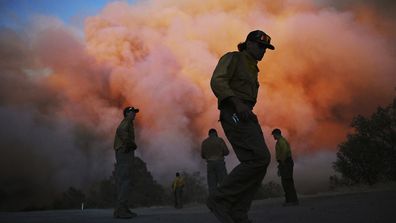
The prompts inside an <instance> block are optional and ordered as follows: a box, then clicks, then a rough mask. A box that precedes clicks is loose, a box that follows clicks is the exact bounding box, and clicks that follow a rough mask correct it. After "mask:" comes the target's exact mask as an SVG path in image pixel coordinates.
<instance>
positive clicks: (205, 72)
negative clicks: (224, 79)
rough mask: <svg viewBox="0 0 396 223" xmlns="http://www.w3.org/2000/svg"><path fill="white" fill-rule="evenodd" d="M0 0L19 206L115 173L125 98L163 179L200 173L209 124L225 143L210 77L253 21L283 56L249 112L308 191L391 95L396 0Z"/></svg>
mask: <svg viewBox="0 0 396 223" xmlns="http://www.w3.org/2000/svg"><path fill="white" fill-rule="evenodd" d="M0 2H1V3H0V6H1V9H0V10H1V13H0V14H1V17H0V24H1V25H0V120H1V123H7V124H6V125H1V126H0V157H1V158H0V174H1V176H2V179H1V182H0V192H1V193H0V194H3V195H4V196H5V197H6V198H10V199H11V198H13V199H14V198H16V197H17V195H18V194H29V195H30V196H27V197H26V196H23V197H17V198H16V200H18V199H25V200H26V201H25V203H29V202H34V201H35V200H37V199H36V198H37V197H40V198H42V197H47V198H48V199H50V198H51V194H55V193H57V192H59V191H62V190H64V189H65V188H67V187H69V186H74V187H76V188H82V189H84V188H87V187H88V186H89V185H90V184H91V183H93V182H95V181H97V180H100V179H103V178H105V177H108V176H109V175H110V174H111V172H112V170H113V165H114V152H113V150H112V143H113V140H114V138H113V137H114V132H115V129H116V127H117V125H118V124H119V122H120V121H121V119H122V109H123V108H124V107H125V106H127V105H133V106H135V107H138V108H139V109H140V111H141V112H140V113H139V114H138V117H137V119H136V141H137V145H138V150H137V151H136V153H137V156H139V157H141V158H142V159H143V160H144V161H145V162H146V163H147V166H148V168H149V170H150V171H151V172H152V174H153V175H154V177H155V179H157V180H158V181H159V182H160V183H162V184H164V185H167V184H168V183H169V182H170V179H171V178H172V177H173V176H174V172H176V171H187V172H193V171H201V173H205V172H206V170H205V163H204V161H202V160H201V159H200V156H199V148H200V143H201V142H202V140H203V139H204V138H205V137H206V136H207V131H208V129H210V128H216V129H217V130H218V131H219V134H220V136H221V137H224V138H225V136H224V133H223V131H222V129H221V126H220V124H219V122H218V110H217V104H216V98H215V97H214V95H213V93H212V91H211V89H210V87H209V81H210V77H211V75H212V72H213V70H214V68H215V66H216V64H217V62H218V60H219V58H220V57H221V56H222V55H223V54H224V53H226V52H229V51H235V50H236V45H237V44H238V43H239V42H241V41H243V40H244V39H245V38H246V35H247V33H249V32H250V31H252V30H255V29H262V30H264V31H265V32H266V33H267V34H269V35H270V36H271V37H272V43H273V44H274V45H275V48H276V50H274V51H267V53H266V55H265V57H264V59H263V61H261V62H260V63H259V69H260V74H259V83H260V91H259V96H258V103H257V105H256V106H255V109H254V112H255V113H256V114H257V116H258V118H259V120H260V123H261V127H262V129H263V132H264V137H265V140H266V143H267V145H268V146H269V148H270V151H271V153H272V157H274V154H273V153H274V151H273V148H274V144H275V141H274V140H273V138H272V137H271V135H270V132H271V130H272V129H273V128H280V129H282V131H283V133H284V135H285V136H286V138H287V139H288V140H289V142H290V143H291V145H292V149H293V157H294V160H295V180H296V187H297V190H298V191H300V192H302V193H308V192H311V193H312V192H317V191H321V190H326V189H327V186H328V178H329V176H330V175H331V174H334V171H333V170H332V162H334V161H335V158H336V155H335V154H336V152H337V145H338V144H340V143H342V142H343V141H344V140H345V139H346V136H347V134H348V133H351V132H352V131H353V130H352V129H351V128H350V123H351V121H352V119H353V117H354V116H356V115H359V114H361V115H365V116H368V115H370V114H371V113H372V112H374V111H375V110H376V109H377V107H378V106H386V105H387V104H389V103H390V102H391V100H392V99H393V97H394V96H395V84H394V83H396V75H394V74H395V71H396V64H395V63H394V61H395V59H396V46H395V44H394V43H395V40H396V38H395V37H396V31H395V30H396V29H395V28H396V27H395V23H394V21H395V15H393V14H392V13H389V12H390V11H392V10H390V9H395V8H396V7H395V3H393V1H386V0H381V1H369V0H366V1H354V0H350V1H341V0H339V1H338V0H333V1H330V0H328V1H327V0H321V1H314V0H293V1H292V0H280V1H276V2H274V1H269V0H246V2H245V3H246V4H240V1H237V0H201V1H193V0H182V1H181V0H162V1H156V0H150V1H129V2H128V1H67V2H66V1H64V2H62V1H0ZM32 2H34V5H33V4H32ZM82 2H84V3H82ZM28 3H30V4H31V5H29V4H28ZM226 162H227V167H228V169H229V170H231V168H232V167H234V166H235V165H237V163H238V161H237V159H236V157H235V154H234V153H232V154H231V155H230V156H229V157H227V158H226ZM270 180H273V181H275V182H279V178H278V177H277V176H276V161H275V160H274V159H273V160H272V163H271V165H270V167H269V169H268V174H267V176H266V178H265V180H264V182H268V181H270ZM10 188H12V189H10ZM43 188H46V190H43ZM36 196H37V197H36ZM6 198H5V199H3V200H7V199H6Z"/></svg>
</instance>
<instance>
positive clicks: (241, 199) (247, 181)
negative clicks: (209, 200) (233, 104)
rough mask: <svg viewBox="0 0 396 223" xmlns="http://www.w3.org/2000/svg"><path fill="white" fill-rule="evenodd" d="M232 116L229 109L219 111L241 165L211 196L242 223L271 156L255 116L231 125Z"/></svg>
mask: <svg viewBox="0 0 396 223" xmlns="http://www.w3.org/2000/svg"><path fill="white" fill-rule="evenodd" d="M232 113H233V111H232V110H231V109H222V110H221V112H220V120H221V125H222V127H223V129H224V132H225V134H226V136H227V138H228V140H229V141H230V143H231V145H232V148H233V149H234V151H235V154H236V156H237V158H238V160H239V161H240V162H241V163H240V164H239V165H238V166H236V167H235V168H234V169H233V170H232V171H231V173H230V174H229V175H227V176H226V177H225V178H224V180H223V182H222V183H221V184H220V186H219V187H218V189H217V190H216V192H215V193H213V196H212V197H213V198H214V199H215V200H216V201H217V202H219V203H221V204H222V205H224V206H225V207H226V208H228V209H229V210H230V214H231V216H232V217H233V219H234V221H244V220H246V219H248V215H247V212H248V211H249V209H250V206H251V203H252V200H253V198H254V195H255V194H256V192H257V190H258V188H259V187H260V185H261V182H262V180H263V178H264V176H265V174H266V171H267V167H268V164H269V162H270V153H269V151H268V147H267V145H266V143H265V140H264V136H263V132H262V130H261V127H260V124H259V122H258V120H257V117H256V116H255V115H253V117H251V119H249V120H247V121H241V122H239V123H234V122H233V121H232Z"/></svg>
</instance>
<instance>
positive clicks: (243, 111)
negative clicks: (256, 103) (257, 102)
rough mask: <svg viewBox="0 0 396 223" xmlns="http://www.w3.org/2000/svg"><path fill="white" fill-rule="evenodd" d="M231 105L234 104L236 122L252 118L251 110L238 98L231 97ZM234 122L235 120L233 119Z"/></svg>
mask: <svg viewBox="0 0 396 223" xmlns="http://www.w3.org/2000/svg"><path fill="white" fill-rule="evenodd" d="M230 100H231V101H232V103H233V104H234V107H235V111H236V114H235V115H236V117H237V119H238V121H239V120H240V121H247V120H249V119H250V118H251V117H252V116H254V114H253V112H252V110H251V108H250V107H249V106H247V105H246V104H245V103H243V102H242V101H241V100H240V99H239V98H237V97H231V99H230ZM233 119H234V122H235V118H234V117H233Z"/></svg>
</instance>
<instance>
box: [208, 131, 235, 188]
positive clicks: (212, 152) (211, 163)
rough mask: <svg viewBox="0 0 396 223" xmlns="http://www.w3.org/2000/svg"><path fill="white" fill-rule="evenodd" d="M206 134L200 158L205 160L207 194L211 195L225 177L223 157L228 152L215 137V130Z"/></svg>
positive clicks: (220, 139) (220, 140) (221, 140)
mask: <svg viewBox="0 0 396 223" xmlns="http://www.w3.org/2000/svg"><path fill="white" fill-rule="evenodd" d="M208 134H209V137H208V138H206V139H205V140H204V141H203V142H202V146H201V157H202V159H205V160H206V167H207V180H208V188H209V194H212V193H213V192H214V191H215V190H216V188H217V186H218V185H219V184H220V183H221V182H222V181H223V179H224V177H225V176H226V175H227V169H226V167H225V162H224V156H227V155H228V154H229V153H230V151H229V150H228V148H227V146H226V144H225V142H224V140H223V139H222V138H220V137H218V136H217V131H216V129H210V130H209V133H208Z"/></svg>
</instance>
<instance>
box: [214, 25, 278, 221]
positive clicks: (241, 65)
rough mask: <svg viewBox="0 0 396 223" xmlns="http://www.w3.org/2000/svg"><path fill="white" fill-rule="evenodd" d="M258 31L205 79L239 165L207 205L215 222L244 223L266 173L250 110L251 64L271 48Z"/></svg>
mask: <svg viewBox="0 0 396 223" xmlns="http://www.w3.org/2000/svg"><path fill="white" fill-rule="evenodd" d="M270 40H271V38H270V37H269V36H268V35H267V34H265V33H264V32H263V31H260V30H256V31H252V32H250V33H249V35H248V36H247V38H246V41H245V42H243V43H240V44H238V50H239V51H238V52H229V53H226V54H225V55H224V56H222V57H221V58H220V60H219V63H218V64H217V66H216V68H215V70H214V72H213V76H212V79H211V87H212V90H213V92H214V94H215V95H216V97H217V99H218V108H219V110H220V121H221V125H222V127H223V129H224V132H225V135H226V136H227V139H228V140H229V141H230V143H231V145H232V148H233V149H234V151H235V154H236V156H237V158H238V160H239V161H240V162H241V163H240V164H239V165H238V166H237V167H235V168H234V169H233V170H232V171H231V173H230V174H229V175H227V176H226V177H225V178H224V180H223V182H222V183H221V184H220V186H219V187H218V188H217V190H216V191H215V192H214V193H213V194H211V195H210V196H209V198H208V201H207V206H208V208H209V209H210V210H211V211H212V212H213V213H214V214H215V216H216V217H217V218H218V219H219V220H220V221H221V222H223V223H224V222H230V223H245V222H251V221H250V220H249V219H248V214H247V213H248V211H249V209H250V206H251V202H252V199H253V197H254V195H255V194H256V192H257V190H258V188H259V187H260V185H261V182H262V180H263V178H264V176H265V174H266V171H267V167H268V164H269V162H270V159H271V158H270V153H269V151H268V147H267V145H266V143H265V140H264V136H263V132H262V130H261V127H260V124H259V122H258V119H257V116H256V115H255V114H254V113H253V111H252V110H253V107H254V105H255V104H256V101H257V94H258V89H259V82H258V71H259V69H258V67H257V62H258V61H261V59H262V58H263V56H264V53H265V52H266V49H271V50H273V49H275V48H274V46H273V45H271V43H270Z"/></svg>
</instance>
